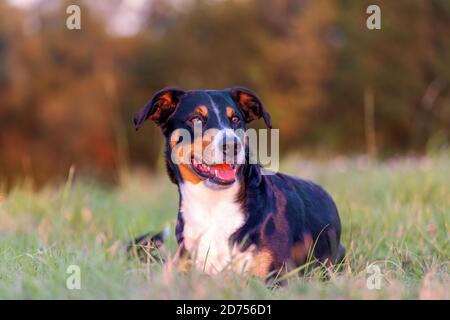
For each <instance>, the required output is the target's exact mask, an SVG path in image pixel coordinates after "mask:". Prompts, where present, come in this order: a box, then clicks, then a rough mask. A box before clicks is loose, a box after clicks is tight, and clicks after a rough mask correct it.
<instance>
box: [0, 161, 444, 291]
mask: <svg viewBox="0 0 450 320" xmlns="http://www.w3.org/2000/svg"><path fill="white" fill-rule="evenodd" d="M281 169H282V171H284V172H288V173H290V174H296V175H299V176H302V177H307V178H311V179H313V180H315V181H316V182H318V183H320V184H321V185H323V186H324V187H325V188H326V189H327V190H328V191H329V192H330V193H331V194H332V195H333V197H334V198H335V200H336V202H337V205H338V208H339V210H340V214H341V220H342V225H343V232H342V242H343V243H344V245H345V246H346V247H347V251H348V257H347V261H346V263H345V265H344V267H343V270H342V271H340V272H334V271H332V270H331V271H330V276H331V278H330V280H328V281H322V280H320V279H319V278H320V277H319V276H318V275H317V272H315V271H317V270H313V271H311V272H308V273H306V274H305V275H303V276H297V275H294V276H292V277H290V278H289V279H288V282H289V285H288V286H285V287H282V288H278V289H273V288H269V287H266V286H265V285H264V284H263V283H262V282H261V281H260V280H257V279H253V278H249V277H246V276H243V275H236V274H221V275H220V276H216V277H209V276H205V275H202V274H199V273H197V272H194V271H191V272H179V271H177V270H176V267H175V266H174V264H172V263H168V264H166V265H164V266H162V265H160V264H158V263H152V264H150V265H148V264H146V263H144V262H139V261H138V260H137V259H135V258H132V259H129V258H127V256H126V254H125V252H124V244H125V243H126V242H127V241H128V240H129V239H130V238H132V237H134V236H137V235H140V234H142V233H145V232H147V231H152V230H153V231H158V230H160V229H162V228H164V227H165V226H166V225H167V224H170V225H171V226H172V230H173V226H174V224H175V219H176V212H177V203H178V198H177V192H176V189H175V187H174V186H173V185H171V184H170V183H169V181H168V178H166V177H165V176H149V175H146V174H143V173H135V174H133V175H131V176H130V177H128V178H127V179H126V182H124V183H123V184H122V185H121V186H119V187H116V188H111V187H109V188H108V187H105V186H101V185H99V184H96V183H90V182H86V181H81V180H79V179H75V180H74V181H72V180H70V179H69V181H68V182H67V183H66V184H64V185H62V186H60V187H47V188H45V189H43V190H40V191H38V192H34V191H33V190H32V188H29V187H26V186H21V187H17V188H14V189H13V190H11V191H10V192H9V193H8V194H4V193H3V194H1V193H0V299H5V298H6V299H11V298H19V299H22V298H26V299H47V298H48V299H54V298H58V299H67V298H68V299H91V298H99V299H121V298H124V299H135V298H157V299H174V298H181V299H183V298H187V299H219V298H223V299H232V298H234V299H244V298H247V299H254V298H261V299H283V298H285V299H314V298H318V299H322V298H323V299H377V298H383V299H418V298H438V299H442V298H445V299H449V298H450V281H449V280H450V277H449V273H448V267H449V243H450V242H449V218H450V157H449V154H439V155H435V156H431V157H426V158H421V159H413V158H405V159H397V160H390V161H385V162H381V163H378V162H376V163H375V162H371V163H370V162H367V161H364V160H362V159H353V160H349V159H339V158H336V159H335V160H332V161H328V162H317V161H316V162H315V161H305V160H300V158H298V157H295V156H292V157H289V158H288V159H286V160H285V161H284V163H283V166H282V168H281ZM174 249H175V241H174V239H173V237H172V239H170V241H169V251H170V253H172V254H173V252H174ZM373 263H376V264H377V265H378V266H380V268H381V271H382V274H383V279H384V280H383V282H382V286H381V289H380V290H369V289H368V288H367V285H366V281H367V277H368V276H369V274H367V272H366V268H367V266H368V265H370V264H373ZM69 265H78V266H79V267H80V270H81V290H68V289H67V287H66V279H67V277H68V276H69V275H68V274H66V270H67V267H68V266H69Z"/></svg>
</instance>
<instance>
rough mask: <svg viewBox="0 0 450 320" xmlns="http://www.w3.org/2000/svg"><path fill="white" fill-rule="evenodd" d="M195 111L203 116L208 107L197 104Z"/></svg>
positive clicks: (205, 114)
mask: <svg viewBox="0 0 450 320" xmlns="http://www.w3.org/2000/svg"><path fill="white" fill-rule="evenodd" d="M195 111H196V112H198V113H199V114H200V115H202V116H203V117H205V118H206V117H207V116H208V108H207V107H205V106H198V107H197V109H195Z"/></svg>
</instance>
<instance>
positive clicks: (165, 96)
mask: <svg viewBox="0 0 450 320" xmlns="http://www.w3.org/2000/svg"><path fill="white" fill-rule="evenodd" d="M184 94H185V92H184V91H183V90H180V89H177V88H164V89H162V90H160V91H158V92H157V93H155V95H154V96H153V98H152V99H151V100H150V101H149V102H147V104H146V105H145V106H143V107H142V108H141V110H139V111H138V112H137V113H136V115H135V116H134V127H135V128H136V130H138V129H139V128H140V127H141V126H142V124H143V123H144V122H145V120H147V119H150V120H153V121H154V122H155V123H156V124H157V125H158V126H161V125H163V124H164V123H165V122H166V121H167V119H168V118H169V117H170V115H171V114H172V113H173V112H174V111H175V109H176V107H177V105H178V102H179V101H180V99H181V97H182V96H183V95H184Z"/></svg>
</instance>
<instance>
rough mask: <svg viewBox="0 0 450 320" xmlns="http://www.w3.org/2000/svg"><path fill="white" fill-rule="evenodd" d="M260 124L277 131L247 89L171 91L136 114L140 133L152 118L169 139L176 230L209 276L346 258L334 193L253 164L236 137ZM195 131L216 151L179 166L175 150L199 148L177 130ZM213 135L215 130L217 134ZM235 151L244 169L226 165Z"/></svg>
mask: <svg viewBox="0 0 450 320" xmlns="http://www.w3.org/2000/svg"><path fill="white" fill-rule="evenodd" d="M259 118H263V119H264V121H265V123H266V125H267V127H269V128H271V120H270V116H269V114H268V113H267V111H266V110H265V109H264V107H263V105H262V103H261V101H260V99H259V98H258V97H257V96H256V95H255V94H254V93H253V92H252V91H250V90H248V89H246V88H241V87H235V88H231V89H226V90H195V91H182V90H180V89H175V88H166V89H163V90H161V91H159V92H157V93H156V94H155V95H154V97H153V98H152V99H151V100H150V101H149V102H148V103H147V104H146V105H145V106H144V107H143V108H142V109H141V110H140V111H139V112H138V113H137V114H136V116H135V118H134V124H135V127H136V130H137V129H138V128H140V127H141V125H142V124H143V123H144V122H145V121H146V120H147V119H150V120H153V121H154V122H155V123H156V124H157V125H158V126H159V127H160V128H161V130H162V133H163V134H164V136H165V138H166V143H165V156H166V164H167V171H168V174H169V177H170V179H171V180H172V182H174V183H175V184H177V186H178V190H179V196H180V201H179V203H180V206H179V213H178V222H177V227H176V238H177V241H178V243H179V246H180V249H181V250H183V251H185V252H187V253H189V254H190V256H191V257H195V259H194V261H195V265H196V266H197V267H198V268H199V269H200V270H202V271H204V272H206V273H209V274H215V273H217V272H220V271H221V270H223V269H225V268H232V269H233V270H236V271H237V272H243V271H244V272H251V273H253V274H255V275H257V276H261V277H265V276H266V275H268V274H269V273H271V272H272V271H278V270H281V269H282V268H287V269H290V268H294V267H296V266H299V265H302V264H304V263H305V262H306V260H307V258H308V255H311V256H312V257H314V258H315V259H317V260H319V261H321V262H323V263H325V264H333V263H336V262H339V261H341V259H342V258H343V256H344V253H345V250H344V248H343V246H341V245H340V234H341V225H340V220H339V215H338V211H337V209H336V206H335V204H334V202H333V200H332V198H331V197H330V195H329V194H328V193H327V192H325V191H324V190H323V189H322V188H321V187H320V186H318V185H316V184H314V183H313V182H310V181H306V180H302V179H298V178H294V177H290V176H287V175H284V174H281V173H276V174H274V175H263V174H262V167H261V166H260V165H259V164H250V163H249V161H248V159H249V154H248V152H249V151H248V148H247V146H246V144H247V143H248V141H247V140H246V139H244V141H242V139H240V138H239V137H238V136H237V135H234V133H233V132H236V130H237V129H245V126H246V124H247V123H249V122H251V121H253V120H255V119H259ZM195 126H199V127H201V128H202V130H203V132H205V133H204V134H203V136H202V137H200V138H201V143H202V146H203V147H206V149H209V151H208V152H204V153H203V154H202V156H203V158H198V157H197V156H196V154H195V152H192V155H189V161H188V163H186V162H184V163H178V162H177V161H174V160H173V158H172V155H173V150H174V148H176V147H177V146H178V145H179V144H183V143H184V146H186V144H188V146H190V147H193V146H194V144H195V143H196V142H195V141H196V139H193V141H184V138H180V137H179V136H178V135H177V134H175V132H176V131H177V129H184V130H187V132H189V133H191V134H192V135H193V134H194V127H195ZM208 129H215V130H212V131H214V134H212V135H211V134H209V133H207V132H208V131H211V130H208ZM230 135H232V136H231V137H230ZM174 136H175V138H174ZM230 138H231V139H230ZM230 140H231V141H233V144H232V145H231V146H230V144H229V143H228V142H229V141H230ZM208 147H209V148H208ZM206 149H205V150H206ZM184 150H186V149H184ZM230 150H231V153H232V154H233V156H235V157H236V159H238V158H241V159H242V157H244V161H243V162H240V163H242V164H233V163H231V164H229V163H227V162H224V161H223V159H224V158H223V155H224V154H226V155H227V153H229V152H230ZM217 155H221V157H217ZM219 158H220V159H221V161H217V159H219ZM161 240H162V239H161V238H160V237H158V241H161Z"/></svg>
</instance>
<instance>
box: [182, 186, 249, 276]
mask: <svg viewBox="0 0 450 320" xmlns="http://www.w3.org/2000/svg"><path fill="white" fill-rule="evenodd" d="M238 190H239V185H238V183H237V182H236V183H234V184H233V185H232V186H231V187H229V188H225V189H211V188H209V187H207V186H206V185H205V183H204V182H200V183H198V184H193V183H190V182H185V183H183V184H182V185H181V186H180V191H181V196H182V203H181V212H182V214H183V219H184V229H183V236H184V245H185V248H186V249H187V251H188V252H189V253H190V254H191V256H192V258H193V259H194V262H195V266H196V267H197V269H199V270H200V271H203V272H205V273H208V274H216V273H218V272H220V271H222V270H223V269H224V268H227V267H232V268H233V269H234V270H235V271H237V272H244V271H246V270H248V268H249V267H250V259H251V253H250V252H246V253H242V252H240V251H239V250H238V249H237V248H236V246H235V247H233V248H231V247H230V245H229V238H230V236H231V235H232V234H233V233H234V232H235V231H236V230H237V229H238V228H239V227H241V226H242V225H243V223H244V214H243V212H242V210H241V207H240V205H239V203H237V201H236V197H237V193H238Z"/></svg>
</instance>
